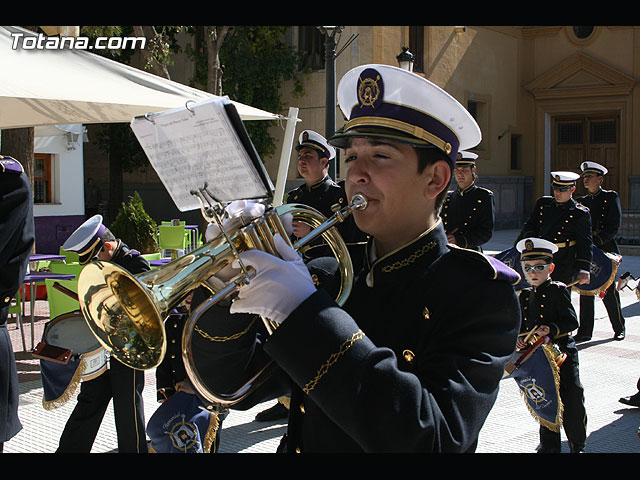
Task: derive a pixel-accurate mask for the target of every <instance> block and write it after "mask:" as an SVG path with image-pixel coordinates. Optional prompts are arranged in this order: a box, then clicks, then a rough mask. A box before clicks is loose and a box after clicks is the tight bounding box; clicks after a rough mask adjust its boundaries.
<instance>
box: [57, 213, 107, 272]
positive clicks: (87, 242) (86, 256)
mask: <svg viewBox="0 0 640 480" xmlns="http://www.w3.org/2000/svg"><path fill="white" fill-rule="evenodd" d="M106 230H107V228H106V227H105V226H104V225H103V224H102V215H94V216H93V217H91V218H90V219H88V220H87V221H85V222H84V223H83V224H82V225H80V226H79V227H78V228H76V230H75V231H74V232H73V233H72V234H71V236H70V237H69V238H67V240H65V242H64V244H63V245H62V249H63V250H66V251H67V252H76V253H77V254H78V257H79V258H78V261H79V262H80V263H81V264H82V265H84V264H86V263H89V261H90V260H91V259H92V258H93V257H94V256H95V255H96V253H97V252H98V250H99V249H100V248H102V245H103V244H104V241H103V240H102V236H103V235H104V232H105V231H106Z"/></svg>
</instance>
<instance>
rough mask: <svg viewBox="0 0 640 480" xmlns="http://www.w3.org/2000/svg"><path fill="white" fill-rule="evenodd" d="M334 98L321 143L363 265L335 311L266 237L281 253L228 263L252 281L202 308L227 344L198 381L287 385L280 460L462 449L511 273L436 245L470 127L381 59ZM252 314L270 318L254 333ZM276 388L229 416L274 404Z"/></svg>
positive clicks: (471, 432)
mask: <svg viewBox="0 0 640 480" xmlns="http://www.w3.org/2000/svg"><path fill="white" fill-rule="evenodd" d="M338 98H339V104H340V108H341V109H342V111H343V113H344V114H345V117H346V118H347V122H346V124H345V126H344V128H343V129H342V130H341V131H339V132H337V133H336V134H335V135H334V136H333V137H332V138H331V139H330V140H329V141H330V142H331V143H332V144H333V145H335V146H337V147H338V148H344V149H345V159H346V165H347V172H346V177H345V187H346V191H347V197H348V198H350V197H352V196H353V195H355V194H358V193H359V194H362V195H364V196H366V197H367V199H368V206H367V208H366V209H365V210H362V211H356V212H354V214H355V221H356V224H357V225H358V227H359V228H360V229H361V230H363V231H364V232H366V233H368V234H370V235H371V237H370V239H369V243H368V245H367V255H368V256H367V259H366V262H365V266H364V267H363V269H362V270H361V271H360V272H359V273H358V274H356V276H355V280H354V284H353V288H352V291H351V295H350V297H349V299H348V300H347V301H346V303H345V304H344V306H343V307H342V308H340V307H338V305H337V304H336V303H335V300H334V299H333V298H332V297H331V296H330V295H329V294H328V293H327V292H326V291H325V290H324V289H323V288H317V287H316V286H315V283H314V281H313V279H312V278H311V275H310V274H309V271H308V268H307V266H306V265H305V264H304V263H303V262H302V259H301V258H300V256H299V254H298V253H297V252H296V251H295V250H293V249H291V248H290V247H288V246H287V245H286V244H285V242H284V240H282V239H281V238H280V237H277V236H276V240H277V246H278V250H279V251H280V253H281V256H282V258H278V257H275V256H273V255H269V254H267V253H265V252H262V251H259V250H250V251H246V252H242V253H240V258H241V259H242V261H243V262H244V264H245V265H247V266H251V267H253V268H255V270H256V276H255V278H253V279H252V280H251V281H250V283H249V284H248V285H247V286H244V287H242V288H241V289H240V290H239V292H238V296H237V298H235V300H234V301H233V302H231V307H230V309H229V310H227V311H226V312H225V310H224V309H222V308H219V309H214V308H212V309H210V310H209V311H208V312H207V313H208V314H212V315H217V317H218V318H217V319H216V320H217V330H218V331H219V332H210V333H213V334H217V335H219V336H223V335H224V336H225V338H229V339H231V338H233V340H230V341H227V342H217V343H216V344H215V345H212V346H211V348H210V349H209V352H208V355H209V360H210V361H211V362H212V364H211V366H210V367H209V369H208V372H207V375H208V376H207V379H208V382H209V383H211V384H213V385H215V384H218V385H227V386H229V387H230V388H234V387H236V388H237V385H238V384H240V385H242V380H243V379H244V378H247V376H250V375H251V374H252V373H255V370H254V368H258V364H259V361H258V360H259V359H260V358H261V357H265V358H269V359H272V360H273V361H275V363H276V364H277V365H278V366H279V367H280V369H281V372H280V373H281V375H284V377H285V378H287V379H289V382H291V383H292V384H293V385H294V386H293V390H292V394H291V408H290V415H289V421H288V430H287V434H286V436H285V438H283V441H282V442H281V448H280V451H286V452H290V453H293V452H296V451H302V452H331V451H332V452H363V451H366V452H393V451H396V452H398V451H400V452H472V451H474V450H475V448H476V445H477V440H478V434H479V432H480V429H481V427H482V425H483V424H484V422H485V420H486V418H487V415H488V413H489V411H490V410H491V408H492V406H493V404H494V402H495V400H496V396H497V392H498V385H499V383H500V380H501V378H502V376H503V373H504V367H505V365H506V363H507V362H508V360H509V358H510V356H511V355H512V354H513V352H514V349H515V344H516V339H517V334H518V330H519V326H520V310H519V306H518V301H517V297H516V294H515V291H514V289H513V286H512V284H513V283H515V282H517V281H518V280H519V276H518V275H517V274H516V273H515V272H514V271H513V270H511V269H510V268H508V267H506V266H505V265H504V264H502V263H501V262H499V261H497V260H494V259H492V258H489V257H487V256H485V255H483V254H481V253H478V252H475V251H471V250H468V249H462V248H458V247H455V246H452V245H449V244H448V243H447V238H446V235H445V232H444V228H443V226H442V221H441V220H440V217H439V215H438V213H439V211H440V206H441V202H443V201H444V197H445V195H446V191H447V187H448V185H449V182H450V180H451V175H452V171H453V168H454V164H455V161H456V157H457V152H458V151H459V150H462V149H464V148H471V147H473V146H475V145H477V144H478V143H479V141H480V139H481V136H480V129H479V127H478V125H477V124H476V122H475V121H474V120H473V118H472V117H471V115H470V114H469V113H468V112H467V111H466V110H465V109H464V107H462V106H461V105H460V104H459V103H458V102H457V101H456V100H455V99H454V98H453V97H451V96H450V95H448V94H447V93H446V92H444V91H443V90H441V89H440V88H439V87H437V86H436V85H434V84H433V83H431V82H429V81H428V80H426V79H424V78H422V77H420V76H418V75H415V74H413V73H410V72H408V71H406V70H402V69H399V68H395V67H391V66H387V65H364V66H360V67H356V68H355V69H352V70H351V71H349V72H348V73H347V74H346V75H345V76H344V77H343V78H342V80H341V82H340V84H339V86H338ZM452 118H454V119H455V121H454V122H453V123H449V122H451V119H452ZM416 212H420V214H416ZM461 271H464V272H465V275H463V276H462V277H461V276H460V275H459V272H461ZM460 291H464V292H465V295H466V298H465V301H464V302H460V301H456V298H458V296H459V292H460ZM194 302H195V298H194ZM256 315H262V316H265V317H267V318H269V319H271V320H272V321H274V322H277V323H278V324H279V327H278V328H277V329H276V330H275V332H274V333H273V334H272V335H271V336H269V337H268V338H266V339H265V337H264V336H263V335H261V332H262V330H263V328H261V327H260V325H261V323H260V322H256V321H255V317H256ZM234 335H235V336H234ZM282 380H283V378H282V377H275V378H272V379H271V380H270V381H267V382H265V383H264V384H262V385H261V386H260V387H259V388H257V389H256V390H255V391H254V392H253V393H252V395H251V396H249V397H247V399H246V400H245V401H243V402H242V404H241V405H240V404H239V405H237V406H236V407H235V408H248V407H249V405H251V404H255V403H258V402H260V401H264V400H265V399H268V398H274V397H277V396H278V395H281V394H282V393H280V392H282V388H285V387H286V386H287V382H284V381H282ZM291 383H289V386H290V385H291ZM223 391H224V390H223Z"/></svg>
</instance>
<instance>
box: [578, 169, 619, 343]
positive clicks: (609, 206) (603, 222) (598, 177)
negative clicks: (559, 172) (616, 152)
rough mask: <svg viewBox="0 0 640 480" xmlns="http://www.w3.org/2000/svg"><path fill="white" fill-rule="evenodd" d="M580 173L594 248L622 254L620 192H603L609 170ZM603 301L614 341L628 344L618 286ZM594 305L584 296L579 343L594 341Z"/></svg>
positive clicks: (583, 201) (583, 198) (590, 170)
mask: <svg viewBox="0 0 640 480" xmlns="http://www.w3.org/2000/svg"><path fill="white" fill-rule="evenodd" d="M580 169H581V170H582V181H583V182H584V186H585V188H586V189H587V190H588V193H587V194H586V195H585V196H584V197H580V198H577V199H576V200H577V201H578V202H580V203H581V204H582V205H584V206H585V207H587V208H588V209H589V213H590V214H591V228H592V237H593V244H594V245H595V246H596V247H598V248H600V249H601V250H602V251H603V252H612V253H615V254H620V250H619V249H618V244H617V243H616V239H615V237H616V234H617V233H618V230H619V229H620V223H621V221H622V208H621V207H620V198H618V194H617V192H615V191H613V190H604V189H603V188H602V182H603V181H604V176H605V175H606V174H607V172H608V170H607V169H606V168H605V167H604V166H602V165H600V164H598V163H596V162H582V164H581V165H580ZM602 300H603V303H604V306H605V308H606V309H607V314H608V315H609V321H610V322H611V326H612V327H613V338H614V339H615V340H624V337H625V320H624V317H623V316H622V310H621V308H620V294H619V293H618V290H617V289H616V288H615V285H612V286H610V287H609V288H608V289H607V293H606V294H605V296H604V298H603V299H602ZM594 303H595V300H594V296H593V295H580V328H578V333H577V335H576V337H575V339H576V342H585V341H587V340H591V335H593V322H594Z"/></svg>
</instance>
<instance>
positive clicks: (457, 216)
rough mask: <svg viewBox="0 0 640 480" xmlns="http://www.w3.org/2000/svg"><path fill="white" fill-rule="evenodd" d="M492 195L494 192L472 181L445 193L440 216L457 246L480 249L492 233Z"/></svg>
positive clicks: (493, 203)
mask: <svg viewBox="0 0 640 480" xmlns="http://www.w3.org/2000/svg"><path fill="white" fill-rule="evenodd" d="M494 209H495V198H494V196H493V192H492V191H491V190H488V189H486V188H483V187H479V186H477V185H476V184H475V182H474V183H472V184H471V185H469V186H468V187H467V188H465V189H464V190H460V189H457V190H453V191H450V192H448V193H447V198H446V199H445V201H444V204H443V205H442V211H441V212H440V216H441V217H442V222H443V224H444V229H445V231H446V232H447V234H453V236H454V237H455V238H456V245H458V246H459V247H462V248H470V249H472V250H478V251H482V250H481V245H484V244H485V243H487V242H488V241H489V240H491V237H492V236H493V226H494Z"/></svg>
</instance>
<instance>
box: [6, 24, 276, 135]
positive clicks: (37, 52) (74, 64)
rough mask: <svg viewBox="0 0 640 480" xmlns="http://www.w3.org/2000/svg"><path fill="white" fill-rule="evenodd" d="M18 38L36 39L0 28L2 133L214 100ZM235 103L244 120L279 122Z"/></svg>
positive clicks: (111, 119)
mask: <svg viewBox="0 0 640 480" xmlns="http://www.w3.org/2000/svg"><path fill="white" fill-rule="evenodd" d="M12 34H14V36H12ZM20 34H21V35H23V37H19V38H21V39H24V37H28V36H36V34H35V33H33V32H30V31H28V30H24V29H22V28H19V27H8V26H5V27H0V65H2V81H0V129H4V128H18V127H30V126H40V125H65V124H77V123H84V124H88V123H119V122H122V123H129V122H130V121H131V119H132V118H133V117H135V116H138V115H144V114H145V113H148V112H159V111H162V110H167V109H170V108H177V107H181V106H183V105H185V104H186V102H188V101H189V100H193V101H196V102H197V101H201V100H204V99H206V98H210V97H212V96H213V95H212V94H210V93H207V92H203V91H201V90H197V89H195V88H191V87H188V86H186V85H182V84H180V83H177V82H174V81H171V80H167V79H165V78H162V77H158V76H157V75H153V74H151V73H148V72H144V71H142V70H138V69H136V68H133V67H130V66H128V65H124V64H121V63H118V62H115V61H113V60H109V59H107V58H104V57H101V56H99V55H95V54H93V53H91V52H89V51H87V50H80V49H69V48H65V49H56V50H45V49H38V48H31V49H25V48H21V45H22V44H21V42H20V41H16V38H18V36H17V35H20ZM14 44H17V48H12V46H13V45H14ZM234 104H235V105H236V108H237V109H238V113H239V114H240V117H241V118H242V119H243V120H277V119H281V118H283V117H282V116H280V115H276V114H273V113H269V112H266V111H263V110H260V109H258V108H254V107H251V106H248V105H244V104H241V103H238V102H234Z"/></svg>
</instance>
